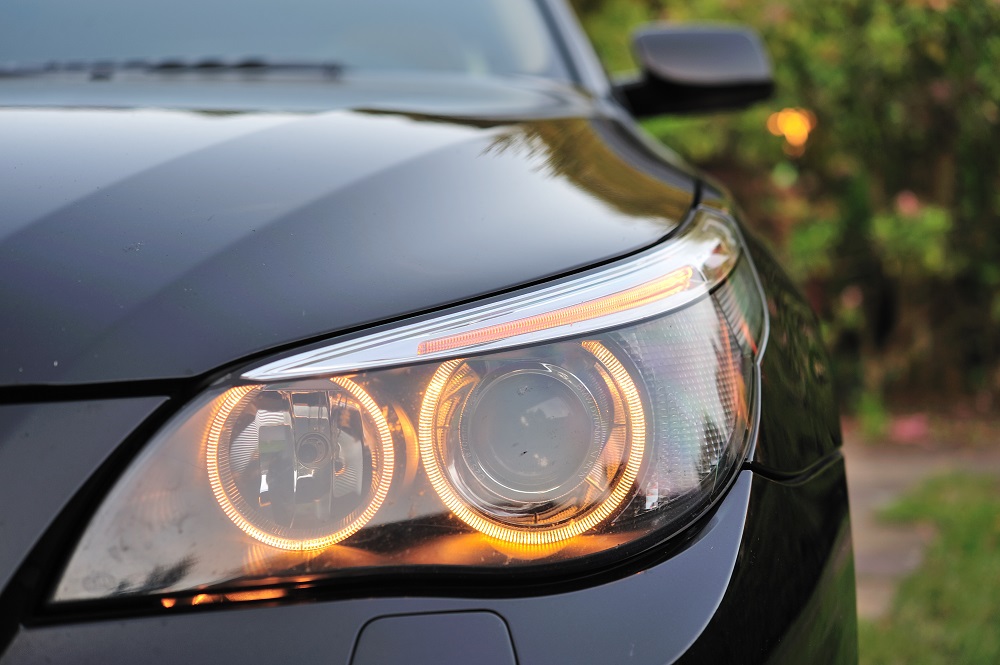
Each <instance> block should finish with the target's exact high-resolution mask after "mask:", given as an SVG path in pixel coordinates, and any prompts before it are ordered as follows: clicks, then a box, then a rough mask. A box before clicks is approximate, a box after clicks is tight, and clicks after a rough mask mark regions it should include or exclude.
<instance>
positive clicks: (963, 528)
mask: <svg viewBox="0 0 1000 665" xmlns="http://www.w3.org/2000/svg"><path fill="white" fill-rule="evenodd" d="M998 515H1000V484H998V482H997V480H996V479H995V478H991V477H986V476H966V475H952V476H945V477H942V478H936V479H933V480H931V481H930V482H928V483H926V484H925V485H924V486H923V487H921V488H920V489H919V490H918V491H916V492H915V493H913V494H912V495H910V496H908V497H906V498H904V499H903V500H902V501H901V502H900V503H898V504H896V505H894V506H892V507H891V508H890V509H889V510H888V511H887V512H886V514H885V515H884V517H885V518H887V519H889V520H892V521H897V522H922V523H930V524H931V525H933V527H934V528H935V530H936V531H937V535H936V537H935V540H934V542H933V544H932V545H931V546H930V548H929V549H928V551H927V554H926V558H925V560H924V562H923V563H922V564H921V566H920V568H919V569H918V570H917V571H916V572H915V573H914V574H913V575H912V576H911V577H909V578H907V579H906V580H904V581H903V583H902V585H901V586H900V588H899V591H898V592H897V594H896V598H895V600H894V602H893V606H892V609H891V610H890V612H889V615H888V616H886V617H885V618H884V619H880V620H879V621H877V622H862V623H861V625H860V626H859V628H860V631H859V633H860V634H859V642H860V651H861V662H862V663H866V664H867V663H870V664H872V665H875V664H879V665H882V664H885V665H889V664H896V663H898V664H899V665H903V664H906V665H911V664H912V665H923V664H931V663H941V664H942V665H944V664H945V663H947V664H948V665H952V664H954V665H962V664H964V663H976V664H978V663H997V662H1000V632H998V631H997V629H996V626H997V620H998V619H1000V576H998V575H997V574H996V570H997V552H998V550H1000V519H998V518H997V516H998Z"/></svg>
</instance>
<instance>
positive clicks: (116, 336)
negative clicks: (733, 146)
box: [0, 89, 695, 385]
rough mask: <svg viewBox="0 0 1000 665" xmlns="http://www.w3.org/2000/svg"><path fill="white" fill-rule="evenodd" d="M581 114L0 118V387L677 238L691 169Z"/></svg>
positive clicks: (264, 333) (391, 314)
mask: <svg viewBox="0 0 1000 665" xmlns="http://www.w3.org/2000/svg"><path fill="white" fill-rule="evenodd" d="M563 93H564V94H565V95H566V96H568V97H572V96H573V94H572V92H571V91H570V90H569V89H566V90H564V91H563ZM576 101H577V102H578V103H579V105H581V106H585V102H586V100H585V99H584V98H582V97H579V96H578V97H577V99H576ZM442 104H444V105H445V106H447V99H444V101H443V102H442ZM572 109H575V110H576V111H577V115H570V116H569V117H562V118H557V119H535V120H525V121H521V122H517V123H512V122H506V121H502V120H500V121H498V120H485V121H484V120H482V119H477V120H469V121H464V122H463V121H461V120H456V119H451V120H447V121H446V120H444V119H442V118H440V117H438V118H437V119H436V120H433V121H429V120H427V118H428V116H420V117H412V115H411V116H407V115H400V114H397V113H385V112H377V113H376V112H371V111H369V112H361V111H332V112H325V113H317V114H306V115H297V114H268V113H247V114H232V115H213V114H206V113H195V112H174V111H159V110H145V111H142V110H140V111H113V110H95V109H75V110H58V109H46V110H32V111H22V110H11V109H8V110H5V111H0V142H2V143H3V144H6V145H7V146H8V149H7V150H2V151H0V162H2V163H3V165H0V168H4V170H5V171H8V172H10V173H11V174H12V176H11V177H8V178H6V179H4V180H3V181H2V184H0V188H2V195H0V200H4V201H5V210H6V211H7V212H6V214H5V216H4V217H3V218H2V220H3V221H2V222H0V224H2V228H0V301H2V302H3V303H4V306H5V315H6V316H7V317H8V320H11V321H17V322H18V325H16V326H4V327H3V328H2V329H0V385H4V384H7V385H10V384H18V383H22V384H23V383H44V384H84V383H99V382H111V381H125V380H138V379H166V378H175V377H186V376H194V375H201V374H204V373H206V372H210V371H212V370H213V369H215V368H217V367H220V366H222V365H226V364H228V363H232V362H234V361H236V360H239V359H241V358H245V357H247V356H251V355H254V354H258V353H261V352H263V351H266V350H268V349H273V348H276V347H281V346H284V345H289V344H292V343H295V342H300V341H302V340H307V339H310V338H316V337H319V336H322V335H329V334H331V333H335V332H340V331H344V330H348V329H351V328H355V327H359V326H365V325H370V324H372V323H375V322H379V321H384V320H388V319H394V318H397V317H400V316H404V315H407V314H412V313H415V312H420V311H426V310H429V309H433V308H437V307H442V306H445V305H450V304H453V303H456V302H462V301H465V300H469V299H472V298H477V297H481V296H483V295H486V294H490V293H494V292H497V291H502V290H504V289H508V288H511V287H515V286H520V285H523V284H529V283H532V282H535V281H537V280H541V279H545V278H548V277H552V276H555V275H559V274H563V273H567V272H570V271H573V270H576V269H579V268H581V267H584V266H587V265H591V264H594V263H599V262H601V261H605V260H608V259H611V258H615V257H617V256H620V255H623V254H627V253H629V252H632V251H635V250H638V249H641V248H643V247H645V246H648V245H650V244H652V243H654V242H656V241H657V240H659V239H661V238H662V237H664V236H665V235H666V234H668V233H669V232H670V231H671V230H672V229H673V228H674V227H676V225H677V224H678V223H679V221H680V220H681V219H682V218H683V216H684V214H685V213H686V211H687V210H688V208H689V207H690V205H691V203H692V201H693V199H694V194H695V184H694V180H693V178H691V176H689V175H688V174H687V173H685V172H684V171H683V170H682V169H680V168H675V167H672V166H670V165H668V164H665V163H663V162H662V161H659V162H656V161H653V160H651V159H650V158H649V157H648V154H647V153H648V149H647V148H646V147H645V146H644V145H642V143H641V142H640V141H639V140H638V139H636V138H634V137H631V135H630V134H629V132H627V131H624V130H623V129H622V128H616V127H615V126H614V125H615V121H614V120H612V119H600V118H590V117H587V116H586V115H581V114H579V109H577V108H575V107H570V110H572ZM538 110H539V109H537V108H528V109H524V113H525V115H527V116H528V117H531V115H532V113H534V112H538ZM608 133H614V134H615V135H616V136H617V137H618V138H617V140H615V141H613V142H608V141H605V140H604V139H603V138H602V137H603V135H605V134H608ZM644 165H650V166H645V167H644ZM429 193H433V194H430V195H429Z"/></svg>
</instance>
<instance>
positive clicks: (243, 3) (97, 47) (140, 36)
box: [0, 0, 565, 78]
mask: <svg viewBox="0 0 1000 665" xmlns="http://www.w3.org/2000/svg"><path fill="white" fill-rule="evenodd" d="M93 63H111V64H121V65H126V64H133V65H134V64H136V63H140V64H147V65H150V66H157V65H161V66H162V65H164V64H173V65H175V66H176V65H190V66H196V65H199V64H202V65H204V64H205V63H214V64H215V65H220V64H221V65H227V64H229V65H234V66H235V65H240V64H242V65H244V66H245V65H246V64H247V63H254V64H255V65H258V66H259V65H260V64H261V63H276V64H280V63H298V64H309V63H317V64H320V63H321V64H325V65H328V66H336V67H338V68H343V69H344V70H346V71H352V70H376V71H378V70H389V71H391V70H397V71H435V72H455V73H464V74H472V75H477V74H482V75H497V74H499V75H513V74H524V75H531V76H549V77H557V78H565V75H564V73H563V68H562V66H561V63H560V61H559V59H558V57H557V56H556V49H555V48H554V46H553V44H552V37H551V34H550V33H549V31H548V29H547V26H546V24H545V22H544V19H543V17H542V16H541V14H540V10H539V8H538V6H537V4H536V1H535V0H363V1H359V0H281V2H262V1H259V0H170V1H169V2H162V1H161V2H144V1H143V0H82V1H81V0H5V2H3V3H2V4H0V66H3V67H7V68H10V67H19V66H26V67H30V66H36V67H37V66H51V67H57V68H58V67H63V66H72V65H84V66H86V65H88V64H93Z"/></svg>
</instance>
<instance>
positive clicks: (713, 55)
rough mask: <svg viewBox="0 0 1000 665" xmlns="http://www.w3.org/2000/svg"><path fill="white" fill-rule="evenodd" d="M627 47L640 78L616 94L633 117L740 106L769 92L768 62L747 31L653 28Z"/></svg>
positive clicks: (638, 34)
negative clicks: (629, 49)
mask: <svg viewBox="0 0 1000 665" xmlns="http://www.w3.org/2000/svg"><path fill="white" fill-rule="evenodd" d="M632 46H633V50H634V51H635V56H636V59H637V60H638V61H639V64H640V66H641V67H642V74H641V76H640V77H639V78H638V79H636V80H632V81H626V82H623V83H619V84H618V85H616V86H615V94H616V95H617V96H618V98H619V100H620V101H621V102H623V103H624V104H625V105H626V106H627V107H628V108H629V109H630V110H631V111H632V114H633V115H635V116H637V117H642V116H651V115H659V114H662V113H678V112H690V111H714V110H721V109H732V108H741V107H744V106H748V105H750V104H752V103H753V102H756V101H760V100H762V99H767V98H768V97H770V96H771V93H772V92H773V91H774V79H773V77H772V76H771V61H770V59H769V58H768V57H767V51H766V50H765V48H764V44H763V43H762V42H761V40H760V37H758V36H757V33H756V32H754V31H753V30H751V29H749V28H742V27H727V26H672V25H653V26H649V27H646V28H642V29H640V30H639V31H638V32H636V34H635V35H634V36H633V38H632Z"/></svg>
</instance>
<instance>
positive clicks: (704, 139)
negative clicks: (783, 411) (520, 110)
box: [573, 0, 1000, 422]
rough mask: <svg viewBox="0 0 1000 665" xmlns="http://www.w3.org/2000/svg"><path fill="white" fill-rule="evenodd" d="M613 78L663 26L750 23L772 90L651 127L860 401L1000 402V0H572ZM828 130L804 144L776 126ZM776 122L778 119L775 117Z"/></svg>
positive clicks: (983, 406)
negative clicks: (734, 203) (635, 38)
mask: <svg viewBox="0 0 1000 665" xmlns="http://www.w3.org/2000/svg"><path fill="white" fill-rule="evenodd" d="M573 4H574V5H575V6H576V8H577V10H578V11H579V13H580V16H581V20H582V22H583V24H584V27H585V28H586V30H587V32H588V33H589V34H590V36H591V39H592V40H593V42H594V44H595V47H596V49H597V51H598V53H599V55H600V56H601V57H602V59H603V60H604V62H605V65H606V67H607V68H608V70H609V71H611V72H613V73H617V72H623V73H624V72H628V71H630V70H632V71H634V69H635V67H636V65H635V64H634V62H633V60H632V57H631V53H630V32H631V31H632V29H634V28H635V27H637V26H638V25H639V24H642V23H647V22H651V21H671V22H699V21H700V22H727V23H742V24H747V25H750V26H753V27H754V28H756V29H757V30H758V31H759V32H760V33H761V35H762V36H763V38H764V41H765V42H766V43H767V46H768V49H769V51H770V53H771V57H772V60H773V63H774V70H775V80H776V83H777V93H776V96H775V98H774V99H772V100H770V101H768V102H765V103H762V104H758V105H756V106H754V107H752V108H750V109H747V110H745V111H740V112H732V113H718V114H711V115H706V116H698V117H693V116H692V117H684V116H677V117H663V118H656V119H653V120H651V121H648V122H646V123H645V125H646V128H647V129H648V130H649V131H650V132H651V133H653V134H654V135H655V136H657V137H658V138H660V139H661V140H663V141H664V142H665V143H667V144H668V145H670V146H671V147H672V148H674V149H675V150H677V151H678V152H680V153H681V154H682V155H684V156H685V157H686V158H688V159H689V160H691V161H692V162H695V163H697V164H698V165H700V166H702V167H703V168H705V169H706V170H708V171H709V172H710V173H712V174H714V175H716V176H717V177H718V178H719V179H720V180H721V181H722V182H724V183H725V184H726V185H727V186H728V187H730V188H731V189H732V190H733V191H734V194H735V195H736V197H737V199H738V200H739V201H740V203H741V204H742V206H743V207H744V209H745V210H746V211H747V213H748V214H747V217H748V218H749V221H750V223H751V225H752V226H753V227H755V228H756V229H757V230H758V231H759V232H760V233H761V234H762V235H763V236H764V237H766V238H767V239H768V240H770V242H771V244H772V245H773V246H774V247H775V249H776V251H777V252H778V253H779V254H780V255H781V256H783V257H784V259H785V264H786V265H787V266H788V267H789V270H790V271H791V272H792V273H793V276H794V277H795V278H796V279H797V280H798V281H799V283H800V284H801V285H802V288H803V290H804V292H805V293H806V295H807V297H808V298H809V300H810V301H811V303H812V304H813V306H814V307H815V308H816V310H817V311H818V313H819V314H820V316H821V318H822V319H823V321H824V329H825V332H826V335H827V338H828V342H829V343H830V346H831V348H832V349H833V351H834V356H835V364H836V366H837V372H838V383H839V385H840V388H841V394H842V397H843V398H844V400H845V403H846V405H848V406H849V407H852V408H859V407H860V408H861V409H862V410H864V411H866V412H871V413H874V414H875V420H876V422H877V421H878V418H879V417H880V416H879V415H878V412H879V410H880V409H883V408H884V405H885V404H890V405H892V404H905V405H906V406H907V407H908V408H913V407H914V406H915V405H920V406H922V407H932V408H933V407H942V406H954V405H958V404H964V403H966V402H968V403H970V404H974V405H977V406H978V408H979V409H980V410H988V409H990V408H991V405H992V404H993V403H994V400H995V398H997V397H1000V330H998V325H997V324H998V323H1000V233H998V231H1000V67H998V66H997V63H998V62H1000V0H886V1H879V0H829V1H827V2H816V1H815V0H784V1H777V0H771V1H768V0H763V1H762V0H698V1H696V2H692V1H691V0H573ZM785 108H799V109H804V110H808V111H809V112H810V113H811V114H813V115H814V117H815V121H816V125H815V126H814V127H813V131H812V132H811V133H810V134H809V137H808V141H807V143H806V144H805V146H804V150H801V149H799V150H796V149H795V148H794V146H791V145H790V144H788V143H787V142H786V140H785V139H784V138H783V137H781V136H780V135H779V136H776V135H774V134H772V132H770V131H769V130H768V119H769V117H771V115H772V114H774V113H776V112H778V111H780V110H782V109H785ZM772 122H773V119H772Z"/></svg>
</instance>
